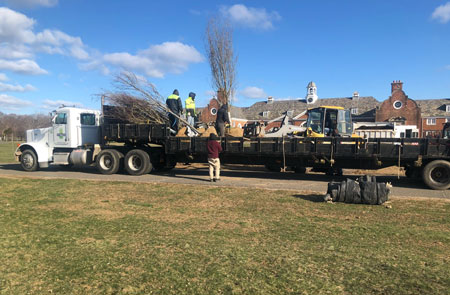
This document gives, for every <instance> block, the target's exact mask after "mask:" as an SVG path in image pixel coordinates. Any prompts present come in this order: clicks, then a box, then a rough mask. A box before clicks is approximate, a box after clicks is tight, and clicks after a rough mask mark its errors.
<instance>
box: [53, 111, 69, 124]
mask: <svg viewBox="0 0 450 295" xmlns="http://www.w3.org/2000/svg"><path fill="white" fill-rule="evenodd" d="M55 124H67V114H66V113H58V114H56V118H55Z"/></svg>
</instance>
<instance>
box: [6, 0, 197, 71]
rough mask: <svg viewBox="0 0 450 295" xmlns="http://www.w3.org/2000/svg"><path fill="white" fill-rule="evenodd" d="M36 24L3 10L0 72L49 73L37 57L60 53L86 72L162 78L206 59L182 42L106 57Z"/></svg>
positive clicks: (78, 42)
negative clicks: (38, 29)
mask: <svg viewBox="0 0 450 295" xmlns="http://www.w3.org/2000/svg"><path fill="white" fill-rule="evenodd" d="M0 1H1V0H0ZM22 1H23V0H22ZM53 2H55V1H53ZM53 2H52V3H53ZM23 3H25V2H23ZM29 3H31V2H29ZM35 3H37V2H35ZM41 3H44V2H41ZM48 3H50V2H48ZM55 3H56V2H55ZM35 24H36V22H35V20H33V19H32V18H29V17H27V16H26V15H24V14H22V13H20V12H16V11H14V10H11V9H9V8H6V7H1V8H0V70H7V71H13V72H15V73H19V74H26V75H41V74H47V73H48V72H47V71H46V70H45V69H42V68H41V67H40V66H39V65H38V63H37V62H36V55H37V54H52V55H54V54H59V55H64V56H70V57H73V58H75V59H77V60H79V61H81V62H82V63H81V64H79V68H80V69H82V70H86V71H90V70H97V71H100V72H101V73H102V74H104V75H108V74H110V73H111V71H112V69H113V68H116V69H117V68H118V69H119V70H128V71H133V72H136V73H141V74H145V75H146V76H148V77H157V78H163V77H164V76H165V75H166V74H168V73H173V74H180V73H182V72H184V71H186V70H187V68H188V67H189V66H190V65H191V64H193V63H199V62H203V60H204V57H203V56H202V55H201V54H200V52H198V51H197V49H195V48H194V47H193V46H190V45H187V44H183V43H181V42H164V43H162V44H157V45H152V46H150V47H149V48H147V49H145V50H140V51H138V52H137V53H136V54H132V53H128V52H113V53H108V54H103V53H101V52H98V51H96V50H94V49H91V48H88V46H86V45H85V44H84V43H83V41H82V40H81V38H80V37H75V36H71V35H68V34H66V33H64V32H62V31H59V30H54V29H44V30H42V31H41V32H35V31H34V26H35Z"/></svg>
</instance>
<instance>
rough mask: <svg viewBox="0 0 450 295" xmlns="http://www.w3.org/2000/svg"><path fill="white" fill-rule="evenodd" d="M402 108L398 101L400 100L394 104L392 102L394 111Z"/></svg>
mask: <svg viewBox="0 0 450 295" xmlns="http://www.w3.org/2000/svg"><path fill="white" fill-rule="evenodd" d="M402 106H403V103H402V102H401V101H400V100H396V101H395V102H394V109H397V110H398V109H401V108H402Z"/></svg>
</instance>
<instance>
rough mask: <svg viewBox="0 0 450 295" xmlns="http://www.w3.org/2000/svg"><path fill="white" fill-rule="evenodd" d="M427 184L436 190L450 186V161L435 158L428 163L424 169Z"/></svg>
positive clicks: (423, 176)
mask: <svg viewBox="0 0 450 295" xmlns="http://www.w3.org/2000/svg"><path fill="white" fill-rule="evenodd" d="M422 179H423V182H425V184H426V185H427V186H428V187H430V188H432V189H435V190H446V189H448V188H450V163H449V162H448V161H445V160H435V161H432V162H430V163H428V164H427V165H426V166H425V168H423V171H422Z"/></svg>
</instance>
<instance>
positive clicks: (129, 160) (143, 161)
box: [124, 149, 153, 175]
mask: <svg viewBox="0 0 450 295" xmlns="http://www.w3.org/2000/svg"><path fill="white" fill-rule="evenodd" d="M124 164H125V170H127V172H128V173H129V174H131V175H143V174H147V173H149V172H150V171H151V170H152V168H153V165H152V163H151V162H150V156H149V155H148V153H146V152H145V151H143V150H140V149H134V150H131V151H129V152H128V153H127V155H126V156H125V161H124Z"/></svg>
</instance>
